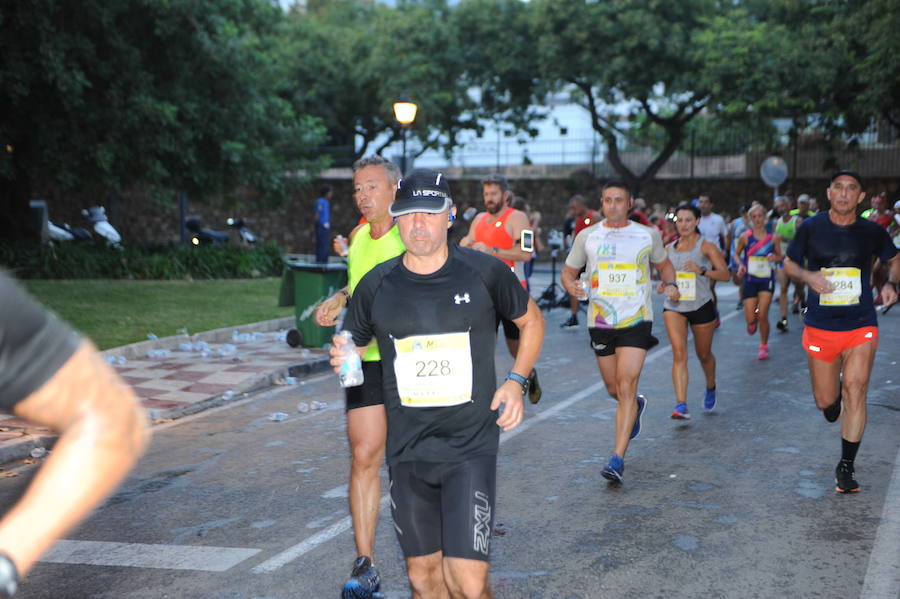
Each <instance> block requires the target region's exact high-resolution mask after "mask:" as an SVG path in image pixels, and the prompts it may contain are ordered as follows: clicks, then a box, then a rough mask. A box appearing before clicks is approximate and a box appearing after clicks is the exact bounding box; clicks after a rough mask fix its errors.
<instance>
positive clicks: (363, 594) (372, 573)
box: [341, 555, 384, 599]
mask: <svg viewBox="0 0 900 599" xmlns="http://www.w3.org/2000/svg"><path fill="white" fill-rule="evenodd" d="M380 588H381V575H380V574H378V570H376V569H375V566H373V565H372V560H371V559H370V558H368V557H366V556H365V555H361V556H359V557H358V558H356V561H355V562H353V571H352V572H350V580H348V581H347V583H346V584H345V585H344V589H343V590H342V591H341V599H379V598H380V597H384V595H382V594H381V593H379V592H378V590H379V589H380Z"/></svg>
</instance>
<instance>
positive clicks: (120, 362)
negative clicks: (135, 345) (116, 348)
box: [116, 356, 128, 366]
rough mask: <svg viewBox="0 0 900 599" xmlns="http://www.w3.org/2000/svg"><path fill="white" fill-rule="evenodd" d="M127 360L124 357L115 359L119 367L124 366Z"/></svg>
mask: <svg viewBox="0 0 900 599" xmlns="http://www.w3.org/2000/svg"><path fill="white" fill-rule="evenodd" d="M127 361H128V359H127V358H126V357H125V356H119V357H118V358H116V362H118V363H119V366H124V365H125V363H126V362H127Z"/></svg>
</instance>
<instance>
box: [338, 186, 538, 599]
mask: <svg viewBox="0 0 900 599" xmlns="http://www.w3.org/2000/svg"><path fill="white" fill-rule="evenodd" d="M451 205H452V200H451V197H450V189H449V186H448V185H447V182H446V181H445V180H444V179H443V176H442V174H441V173H437V172H434V171H430V170H424V169H421V170H416V171H414V172H413V173H411V174H410V175H409V176H408V177H406V178H405V179H403V180H401V182H400V186H399V188H398V190H397V195H396V199H395V201H394V204H393V205H392V207H391V214H392V215H394V216H396V217H397V225H398V227H399V228H400V236H401V238H402V239H403V243H404V245H405V246H406V252H405V253H404V254H402V255H401V256H399V257H397V258H393V259H391V260H388V261H386V262H383V263H381V264H379V265H378V266H376V267H375V268H373V269H372V270H371V271H370V272H369V273H368V274H366V275H365V276H364V277H363V278H362V280H361V281H360V283H359V285H358V286H357V288H356V292H355V294H354V296H353V301H352V302H351V303H350V309H349V313H348V315H347V318H346V321H345V327H346V328H347V329H348V330H350V331H351V332H352V333H353V341H354V343H355V345H356V346H358V348H362V346H365V345H366V343H368V341H369V340H370V339H371V338H373V337H374V338H375V339H377V340H378V345H379V348H380V350H381V355H382V368H383V387H384V398H385V406H386V408H387V413H388V441H387V461H388V465H389V467H390V478H391V499H392V514H393V518H394V523H395V529H396V531H397V537H398V539H399V541H400V545H401V547H402V549H403V553H404V556H405V557H406V564H407V573H408V576H409V580H410V584H411V586H412V588H413V596H414V597H422V598H428V597H446V596H447V594H448V593H449V594H450V595H451V596H453V597H456V596H465V597H490V596H491V594H490V589H489V587H488V572H489V568H490V565H489V562H488V553H489V548H490V536H491V530H492V522H493V517H494V505H495V493H494V491H495V486H496V467H497V450H498V445H499V436H500V431H499V428H502V429H504V430H510V429H512V428H514V427H515V426H517V425H518V424H519V423H520V422H521V421H522V417H523V414H524V407H523V402H522V397H523V395H524V394H525V393H526V392H527V378H526V376H527V375H528V374H529V373H530V372H531V371H532V369H533V368H534V364H535V362H536V361H537V358H538V355H539V353H540V349H541V345H542V343H543V334H544V321H543V317H542V316H541V313H540V310H539V309H538V307H537V305H536V304H535V303H534V300H532V299H531V298H530V297H529V296H528V293H527V292H526V291H525V289H524V288H523V287H522V286H521V285H520V284H519V282H518V280H517V279H516V277H515V275H514V274H513V273H512V272H511V271H510V270H509V268H508V267H506V266H505V265H504V264H503V263H502V262H500V261H499V260H496V259H495V258H493V257H492V256H490V255H487V254H482V253H480V252H477V251H474V250H469V249H467V248H459V247H455V246H448V245H447V229H448V228H449V227H450V225H451V223H452V221H453V216H452V212H451ZM497 314H500V316H502V317H503V318H507V319H509V320H512V321H513V322H514V323H515V324H516V326H517V327H519V329H520V333H521V335H520V343H519V351H518V352H517V354H516V358H515V363H514V364H513V367H512V370H511V372H510V373H509V374H507V376H506V380H504V382H503V384H502V385H501V386H500V387H499V388H498V387H497V386H496V373H495V370H494V348H495V346H496V335H497V333H496V315H497ZM340 344H341V338H340V337H335V338H334V347H333V348H332V352H331V354H332V365H334V366H336V367H338V366H339V365H340V363H341V362H343V359H344V348H343V347H342V346H341V345H340ZM501 406H503V407H504V410H503V412H502V414H501V415H500V416H499V418H498V417H497V411H498V410H499V409H500V407H501ZM498 427H499V428H498Z"/></svg>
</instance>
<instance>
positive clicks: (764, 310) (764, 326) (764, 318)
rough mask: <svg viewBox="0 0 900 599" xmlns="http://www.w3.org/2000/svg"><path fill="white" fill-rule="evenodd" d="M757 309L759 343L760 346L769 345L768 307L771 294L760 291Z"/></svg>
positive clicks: (770, 301)
mask: <svg viewBox="0 0 900 599" xmlns="http://www.w3.org/2000/svg"><path fill="white" fill-rule="evenodd" d="M758 299H759V302H758V308H759V342H760V343H761V344H762V345H767V344H768V343H769V305H771V303H772V293H771V292H769V291H760V292H759V296H758Z"/></svg>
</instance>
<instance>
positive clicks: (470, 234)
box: [459, 212, 485, 248]
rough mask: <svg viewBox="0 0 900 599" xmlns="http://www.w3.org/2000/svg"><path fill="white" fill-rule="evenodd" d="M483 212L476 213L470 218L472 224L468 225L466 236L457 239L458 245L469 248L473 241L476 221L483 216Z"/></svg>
mask: <svg viewBox="0 0 900 599" xmlns="http://www.w3.org/2000/svg"><path fill="white" fill-rule="evenodd" d="M484 215H485V213H484V212H482V213H481V214H476V215H475V218H473V219H472V224H471V225H469V232H468V233H466V236H465V237H463V238H462V239H460V240H459V245H461V246H462V247H464V248H470V247H472V245H473V244H474V243H475V228H476V227H477V226H478V223H479V222H480V221H481V219H482V218H484Z"/></svg>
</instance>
